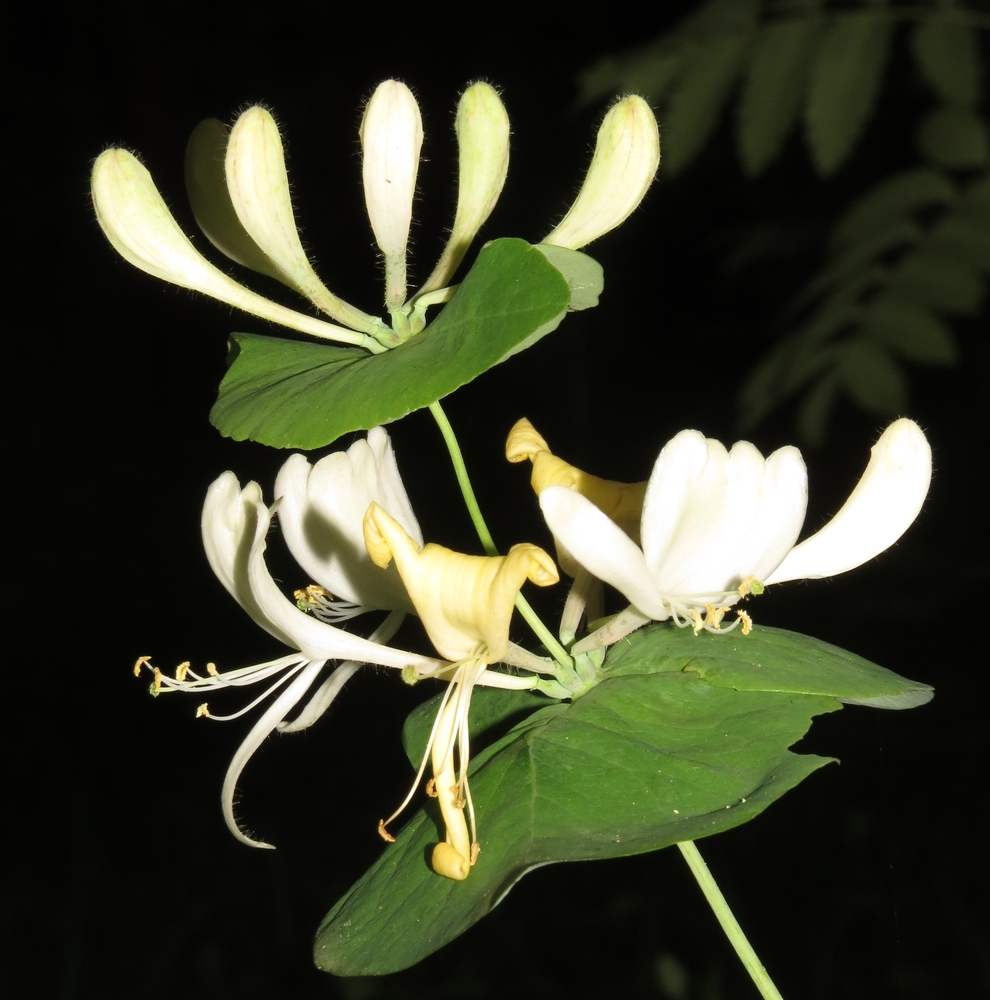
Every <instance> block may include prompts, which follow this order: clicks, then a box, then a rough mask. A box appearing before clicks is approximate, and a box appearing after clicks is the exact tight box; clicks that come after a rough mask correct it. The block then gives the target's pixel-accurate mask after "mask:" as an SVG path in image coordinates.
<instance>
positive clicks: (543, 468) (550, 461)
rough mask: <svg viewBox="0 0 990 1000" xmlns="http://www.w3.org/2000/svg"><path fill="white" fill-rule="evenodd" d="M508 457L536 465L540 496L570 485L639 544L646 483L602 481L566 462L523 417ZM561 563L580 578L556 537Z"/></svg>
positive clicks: (536, 487)
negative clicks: (546, 490)
mask: <svg viewBox="0 0 990 1000" xmlns="http://www.w3.org/2000/svg"><path fill="white" fill-rule="evenodd" d="M505 457H506V458H507V459H508V460H509V461H510V462H524V461H526V459H529V461H530V462H532V463H533V473H532V476H531V477H530V483H531V484H532V486H533V491H534V492H535V493H536V495H537V496H539V495H540V494H541V493H542V492H543V491H544V490H545V489H546V488H547V487H548V486H566V487H567V488H568V489H571V490H574V491H575V492H576V493H580V494H581V496H583V497H585V498H586V499H587V500H590V501H591V502H592V503H593V504H594V505H595V506H596V507H597V508H598V509H599V510H600V511H601V512H602V513H603V514H605V515H607V516H608V517H609V518H610V519H611V520H612V521H614V522H615V523H616V524H617V525H618V526H619V527H620V528H621V529H622V530H623V531H624V532H625V533H626V534H627V535H628V536H629V537H630V538H631V539H632V540H633V541H634V542H637V543H638V542H639V540H640V539H639V525H640V521H641V519H642V516H643V497H644V496H645V495H646V485H647V484H646V483H645V482H644V483H619V482H615V481H613V480H611V479H599V478H598V476H593V475H591V474H590V473H588V472H584V471H582V470H581V469H579V468H577V467H576V466H574V465H571V464H570V463H568V462H566V461H564V459H562V458H559V457H558V456H557V455H554V454H553V453H552V452H551V451H550V446H549V445H548V444H547V442H546V441H545V440H544V438H543V436H542V435H541V434H540V433H539V431H537V430H536V428H535V427H534V426H533V425H532V424H531V423H530V422H529V420H527V419H526V417H523V418H522V419H520V420H517V421H516V423H515V424H514V425H513V427H512V430H511V431H509V437H508V440H507V441H506V442H505ZM554 541H555V542H556V545H557V561H558V562H559V563H560V566H561V569H563V571H564V572H565V573H567V575H568V576H576V574H577V565H578V564H577V562H576V560H575V559H574V557H573V556H571V555H570V553H569V552H568V551H567V550H566V548H564V546H562V545H561V544H560V542H559V540H557V539H556V538H555V539H554Z"/></svg>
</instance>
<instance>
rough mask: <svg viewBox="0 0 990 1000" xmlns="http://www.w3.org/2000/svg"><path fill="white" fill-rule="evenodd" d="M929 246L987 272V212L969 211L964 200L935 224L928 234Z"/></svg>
mask: <svg viewBox="0 0 990 1000" xmlns="http://www.w3.org/2000/svg"><path fill="white" fill-rule="evenodd" d="M973 208H974V209H975V206H974V207H973ZM930 246H931V247H932V249H933V250H936V251H938V252H942V251H944V252H945V253H947V254H948V255H949V256H951V257H955V258H958V259H962V260H965V261H966V262H967V263H968V264H969V265H970V266H971V267H973V268H975V269H977V270H979V271H982V272H983V273H984V274H990V212H984V213H981V212H979V211H978V210H972V211H971V210H970V205H968V204H966V203H965V202H964V203H963V204H962V205H960V206H959V208H958V209H957V210H956V211H955V212H953V213H952V215H950V216H949V217H948V218H947V219H945V220H943V221H942V222H940V223H939V224H938V226H937V227H936V228H935V230H934V232H933V233H932V235H931V243H930Z"/></svg>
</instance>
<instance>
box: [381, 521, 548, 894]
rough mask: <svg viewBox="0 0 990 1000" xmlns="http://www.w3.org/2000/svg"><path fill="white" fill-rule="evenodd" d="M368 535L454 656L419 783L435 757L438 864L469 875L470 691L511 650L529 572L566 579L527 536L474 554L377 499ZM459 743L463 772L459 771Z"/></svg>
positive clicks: (474, 850)
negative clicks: (426, 539)
mask: <svg viewBox="0 0 990 1000" xmlns="http://www.w3.org/2000/svg"><path fill="white" fill-rule="evenodd" d="M364 539H365V545H366V546H367V548H368V553H369V554H370V556H371V558H372V560H373V561H374V562H375V563H376V564H377V565H378V566H381V567H383V568H384V567H386V566H388V565H389V564H390V563H391V562H392V560H393V559H394V560H395V564H396V567H397V568H398V570H399V575H400V576H401V577H402V581H403V583H404V584H405V585H406V590H407V591H408V592H409V596H410V598H411V599H412V602H413V605H414V607H415V608H416V613H417V614H418V615H419V617H420V619H421V620H422V622H423V625H424V627H425V628H426V631H427V634H428V635H429V637H430V640H431V641H432V643H433V645H434V646H435V647H436V648H437V650H438V651H439V652H440V653H441V655H442V656H444V657H445V658H447V659H448V660H452V661H454V662H455V666H456V669H455V671H454V674H453V677H452V679H451V682H450V685H449V687H448V688H447V692H446V694H445V695H444V699H443V702H442V703H441V707H440V712H439V713H438V715H437V721H436V722H435V723H434V726H433V732H432V734H431V735H430V740H429V743H428V745H427V749H426V753H425V755H424V758H423V763H422V764H421V765H420V769H419V773H418V774H417V776H416V780H415V782H414V783H413V790H415V788H416V787H417V786H418V785H419V781H420V778H421V777H422V775H423V771H424V770H425V767H426V761H427V759H428V758H430V759H431V760H432V764H433V774H434V779H433V787H434V791H435V793H436V797H437V799H438V802H439V805H440V811H441V814H442V816H443V820H444V823H445V825H446V828H447V836H446V840H445V842H444V843H442V844H438V845H437V846H436V848H435V850H434V854H433V867H434V870H435V871H436V872H437V873H438V874H440V875H444V876H446V877H447V878H453V879H464V878H467V875H468V872H469V871H470V868H471V865H473V864H474V862H475V860H476V859H477V855H478V852H479V850H480V848H479V846H478V842H477V835H476V829H475V828H476V824H475V817H474V806H473V803H472V801H471V790H470V787H469V785H468V780H467V765H468V759H469V756H470V748H469V732H468V710H469V708H470V703H471V692H472V690H473V688H474V685H475V684H476V683H477V681H478V678H479V677H480V676H481V674H482V673H483V672H484V670H485V667H486V666H487V665H488V664H490V663H496V662H498V661H499V660H500V659H502V657H504V656H505V654H506V653H507V651H508V647H509V623H510V621H511V618H512V610H513V608H514V607H515V600H516V595H517V594H518V593H519V588H520V587H521V586H522V584H523V582H524V581H525V580H527V579H529V580H531V581H532V582H533V583H536V584H537V585H539V586H541V587H547V586H550V585H551V584H554V583H556V582H557V581H558V579H559V577H558V574H557V568H556V566H555V565H554V563H553V560H552V559H551V558H550V556H549V555H547V553H546V552H544V551H543V549H541V548H539V547H538V546H536V545H530V544H528V543H523V544H520V545H514V546H513V547H512V548H511V549H510V550H509V553H508V554H507V555H504V556H469V555H465V554H464V553H461V552H452V551H451V550H450V549H447V548H444V547H443V546H442V545H435V544H432V543H431V544H428V545H425V546H423V547H422V548H421V547H420V546H419V544H418V543H417V542H415V541H414V540H413V539H412V538H410V537H409V535H408V534H407V533H406V531H405V529H404V528H403V527H402V526H401V525H400V524H399V523H398V522H397V521H396V520H395V519H394V518H393V517H391V516H390V515H389V514H387V513H386V512H385V511H384V510H383V509H382V508H381V507H379V506H378V504H375V503H373V504H372V505H371V506H370V507H369V508H368V512H367V514H366V515H365V518H364ZM455 748H456V750H457V754H458V764H459V772H460V773H459V774H458V775H456V777H455V770H454V750H455ZM412 794H413V792H412V791H410V793H409V795H408V796H407V797H406V799H405V801H404V802H403V803H402V805H400V806H399V808H398V809H397V810H396V812H395V813H393V815H392V816H391V817H389V819H388V820H385V821H383V822H382V823H381V824H380V826H379V832H380V833H381V834H382V836H383V837H384V838H385V839H389V835H388V834H387V833H386V831H385V827H386V826H387V825H388V823H390V822H391V821H392V820H393V819H394V818H395V816H397V815H398V814H399V813H400V812H401V811H402V810H403V809H404V808H405V807H406V805H407V803H408V802H409V800H410V799H411V798H412ZM465 807H467V809H468V814H469V817H470V825H471V836H470V838H468V835H467V824H466V821H465V818H464V808H465Z"/></svg>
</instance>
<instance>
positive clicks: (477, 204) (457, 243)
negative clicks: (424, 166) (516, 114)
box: [420, 82, 509, 294]
mask: <svg viewBox="0 0 990 1000" xmlns="http://www.w3.org/2000/svg"><path fill="white" fill-rule="evenodd" d="M454 129H455V131H456V132H457V147H458V152H459V162H458V182H457V213H456V214H455V216H454V228H453V230H452V231H451V234H450V239H449V240H448V241H447V246H446V248H445V249H444V252H443V256H442V257H441V258H440V260H439V261H438V262H437V266H436V267H435V268H434V270H433V274H431V275H430V278H429V280H428V281H427V282H426V284H425V285H423V287H422V289H421V290H420V294H423V293H424V292H430V291H433V290H434V289H437V288H443V287H444V285H446V284H447V283H448V282H449V281H450V279H451V277H452V276H453V274H454V272H455V271H456V270H457V268H458V265H459V264H460V263H461V261H462V260H463V259H464V255H465V254H466V253H467V251H468V248H469V247H470V246H471V242H472V240H474V238H475V236H477V234H478V230H479V229H480V228H481V227H482V226H483V225H484V223H485V220H486V219H487V218H488V216H489V215H491V213H492V209H493V208H494V207H495V203H496V202H497V201H498V196H499V195H500V194H501V193H502V187H503V185H504V184H505V176H506V174H507V173H508V170H509V116H508V115H507V114H506V113H505V106H504V105H503V104H502V101H501V98H499V96H498V93H497V92H496V91H495V88H494V87H491V86H490V85H489V84H487V83H482V82H479V83H475V84H472V85H471V86H470V87H468V89H467V90H466V91H464V93H463V94H462V95H461V99H460V102H459V103H458V105H457V118H456V119H455V122H454Z"/></svg>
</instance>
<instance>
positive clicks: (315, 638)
mask: <svg viewBox="0 0 990 1000" xmlns="http://www.w3.org/2000/svg"><path fill="white" fill-rule="evenodd" d="M271 518H272V511H271V510H269V508H268V507H267V506H266V505H265V503H264V502H263V500H262V494H261V489H260V487H259V486H258V484H257V483H248V485H247V486H245V487H244V489H243V490H242V489H241V487H240V484H239V483H238V481H237V478H236V477H235V476H234V474H233V473H232V472H226V473H224V474H223V475H222V476H221V477H220V478H219V479H217V480H216V482H214V483H213V485H212V486H211V487H210V489H209V491H208V492H207V495H206V503H205V504H204V506H203V520H202V527H203V544H204V546H205V548H206V556H207V559H208V560H209V562H210V566H211V567H212V568H213V572H214V573H216V575H217V577H218V578H219V580H220V582H221V583H222V584H223V585H224V586H225V587H226V588H227V590H228V592H229V593H230V594H231V596H232V597H233V598H234V599H235V600H236V601H237V602H238V604H240V605H241V607H242V608H244V610H245V611H246V612H247V613H248V614H249V615H250V616H251V617H252V618H253V619H254V620H255V622H257V624H258V625H260V626H261V627H262V628H263V629H265V631H266V632H269V633H270V634H271V635H273V636H275V638H277V639H278V640H279V641H280V642H283V643H284V644H285V645H286V646H288V647H289V648H290V649H292V650H293V651H294V652H292V653H290V654H289V655H287V656H283V657H280V658H279V659H276V660H272V661H269V662H267V663H261V664H257V665H256V666H252V667H245V668H243V669H240V670H233V671H228V672H225V673H218V672H217V671H216V668H215V667H212V665H211V666H210V668H208V673H207V675H206V676H200V675H197V674H195V673H194V672H193V671H191V670H190V669H189V667H188V664H183V666H182V667H180V668H179V670H178V671H177V674H176V677H175V678H174V679H172V678H167V677H164V676H162V674H161V673H160V671H158V670H154V673H155V688H156V690H158V689H159V688H162V687H164V689H165V690H183V691H189V692H206V691H216V690H219V689H222V688H228V687H241V686H244V685H247V684H254V683H258V682H261V681H272V682H273V683H271V684H270V686H269V687H267V689H266V690H265V691H264V692H262V694H261V695H259V696H258V697H257V698H256V699H255V700H254V701H253V702H251V704H249V705H247V706H245V707H244V708H243V709H241V710H240V711H239V712H236V713H234V714H233V715H230V716H214V715H210V713H209V712H208V711H207V710H206V708H205V706H201V708H200V711H199V713H198V714H200V715H209V717H210V718H214V719H221V720H224V719H232V718H236V717H237V716H240V715H242V714H244V712H247V711H249V710H250V709H252V708H254V707H255V706H256V705H258V704H260V703H261V702H262V701H263V700H265V699H266V698H267V697H268V696H269V695H271V694H273V693H274V692H275V691H277V690H279V689H282V690H281V693H280V694H279V695H278V697H277V698H276V699H275V700H274V701H273V702H272V703H271V704H270V705H269V706H268V708H267V709H266V710H265V712H264V713H263V714H262V716H261V718H260V719H259V720H258V721H257V722H256V723H255V725H254V727H253V728H252V730H251V732H250V733H249V734H248V736H247V738H246V739H245V740H244V742H243V743H242V744H241V746H240V748H239V749H238V751H237V753H236V754H235V755H234V759H233V760H232V761H231V763H230V767H229V768H228V770H227V775H226V778H225V779H224V783H223V792H222V804H223V814H224V818H225V819H226V821H227V825H228V827H229V828H230V830H231V832H232V833H233V834H234V836H236V837H237V838H238V840H241V841H243V842H244V843H245V844H249V845H251V846H253V847H270V846H271V845H269V844H265V843H263V842H261V841H257V840H254V839H252V838H251V837H249V836H248V835H247V834H245V833H244V832H243V831H242V830H241V829H240V828H239V827H238V825H237V822H236V820H235V818H234V813H233V799H234V788H235V786H236V784H237V780H238V778H239V776H240V773H241V771H242V770H243V769H244V765H245V764H246V763H247V761H248V760H249V758H250V757H251V755H252V754H253V753H254V751H255V750H256V749H257V748H258V747H259V746H260V745H261V743H262V742H264V740H265V739H266V737H267V736H268V735H269V734H270V733H271V732H272V731H273V730H274V729H275V728H276V727H278V728H280V729H282V730H283V731H292V730H298V729H302V728H305V727H306V726H309V725H312V723H313V722H315V721H316V719H317V718H319V716H320V715H322V713H323V712H324V711H326V709H327V707H328V706H329V704H330V702H331V701H332V700H333V698H334V697H335V695H336V694H337V692H338V691H339V690H340V689H341V687H342V686H343V684H344V682H345V681H346V680H347V679H348V678H349V677H350V676H351V675H352V674H353V673H354V671H355V670H356V669H357V666H358V664H360V663H377V664H380V665H382V666H386V667H395V668H397V669H400V670H407V671H412V672H413V673H414V674H415V675H418V676H430V675H434V674H436V673H438V672H439V671H441V670H442V669H443V668H444V667H446V666H447V664H446V663H444V661H442V660H436V659H433V658H431V657H427V656H420V655H418V654H415V653H407V652H404V651H402V650H399V649H393V648H392V647H390V646H385V645H382V644H381V642H384V641H387V640H388V639H390V638H391V637H392V635H393V634H394V633H395V631H396V629H397V628H398V626H399V624H400V623H401V621H402V618H403V617H404V615H403V614H402V613H401V612H397V613H394V614H392V615H390V616H389V617H388V618H386V620H385V621H384V622H383V623H382V625H381V626H380V627H379V629H378V630H377V631H376V632H375V633H374V634H373V635H372V638H371V639H364V638H362V637H361V636H358V635H353V634H351V633H349V632H345V631H343V630H342V629H339V628H335V627H333V626H331V625H328V624H326V623H324V622H322V621H318V620H317V619H316V618H315V617H313V616H311V615H308V614H305V613H304V612H303V611H301V610H299V609H298V608H297V607H296V606H295V605H294V604H293V603H292V602H291V601H290V600H288V598H286V597H285V596H284V595H283V594H282V592H281V591H280V590H279V588H278V585H277V584H276V583H275V581H274V580H273V579H272V576H271V574H270V573H269V571H268V567H267V566H266V565H265V558H264V554H265V536H266V534H267V533H268V529H269V527H270V524H271ZM358 530H360V520H359V521H358ZM147 659H148V658H147V657H142V658H141V660H139V661H138V664H137V668H136V672H137V670H139V669H140V667H141V666H143V665H145V664H146V663H147ZM330 660H344V661H348V662H345V663H342V664H341V665H340V666H338V667H337V669H336V670H335V671H334V672H333V673H332V674H331V675H330V677H329V678H327V679H326V681H325V682H324V683H323V684H322V686H321V687H320V688H319V689H318V690H317V691H316V692H315V693H314V694H313V696H312V697H311V699H310V701H309V703H308V704H307V705H306V706H305V707H304V708H303V710H302V712H301V713H300V715H299V716H298V717H297V718H296V719H295V720H294V721H293V722H292V723H290V724H288V725H286V724H283V722H282V720H283V719H284V718H285V716H286V714H287V713H288V712H290V711H291V710H292V709H293V708H294V707H295V705H296V704H298V702H299V701H300V700H301V699H302V698H303V696H304V695H305V694H306V692H307V691H308V690H309V689H310V687H311V686H312V685H313V683H314V682H315V681H316V679H317V677H318V676H319V674H320V673H321V672H322V670H323V667H324V664H326V663H327V662H328V661H330ZM150 669H154V668H150Z"/></svg>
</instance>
